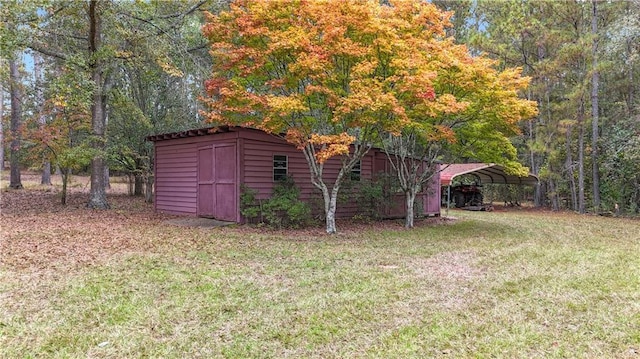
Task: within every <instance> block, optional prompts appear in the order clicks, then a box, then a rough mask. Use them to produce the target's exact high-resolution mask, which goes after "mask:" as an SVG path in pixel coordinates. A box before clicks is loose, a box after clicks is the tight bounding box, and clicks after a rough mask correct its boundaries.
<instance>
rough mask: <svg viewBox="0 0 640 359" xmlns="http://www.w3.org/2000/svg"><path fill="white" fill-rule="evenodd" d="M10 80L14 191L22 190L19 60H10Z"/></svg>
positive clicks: (12, 181)
mask: <svg viewBox="0 0 640 359" xmlns="http://www.w3.org/2000/svg"><path fill="white" fill-rule="evenodd" d="M9 78H10V87H11V137H12V138H11V154H10V161H11V175H10V180H9V187H10V188H14V189H19V188H22V181H21V179H20V157H19V151H20V140H21V137H22V136H21V134H20V126H21V125H22V87H21V86H22V84H21V83H20V72H19V70H18V64H17V60H16V59H15V58H11V59H9Z"/></svg>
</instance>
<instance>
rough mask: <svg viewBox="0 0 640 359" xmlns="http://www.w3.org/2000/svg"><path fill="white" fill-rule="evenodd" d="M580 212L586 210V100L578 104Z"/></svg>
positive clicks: (581, 100)
mask: <svg viewBox="0 0 640 359" xmlns="http://www.w3.org/2000/svg"><path fill="white" fill-rule="evenodd" d="M578 129H579V130H578V212H580V213H584V212H585V204H584V202H585V199H584V100H583V99H582V97H581V98H580V104H579V105H578Z"/></svg>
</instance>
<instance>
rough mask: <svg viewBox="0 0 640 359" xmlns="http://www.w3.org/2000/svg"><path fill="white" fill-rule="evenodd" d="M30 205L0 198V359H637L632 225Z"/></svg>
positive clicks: (636, 231)
mask: <svg viewBox="0 0 640 359" xmlns="http://www.w3.org/2000/svg"><path fill="white" fill-rule="evenodd" d="M26 192H27V194H21V195H20V196H21V197H20V198H13V197H11V196H17V195H15V194H14V193H13V192H3V193H2V195H3V205H2V211H3V213H2V216H1V217H0V224H1V225H2V230H1V232H0V234H1V235H2V240H1V242H0V243H1V244H0V250H1V252H0V253H1V255H2V257H1V258H0V357H6V358H31V357H47V358H49V357H52V358H68V357H73V358H85V357H91V358H107V357H108V358H122V357H135V358H138V357H150V358H159V357H163V358H187V357H202V358H216V357H220V358H287V357H289V358H300V357H303V358H425V357H446V358H449V357H450V358H461V357H473V358H496V357H500V358H531V357H540V358H568V357H571V358H605V357H616V358H639V357H640V221H637V220H628V219H617V218H603V217H596V216H579V215H574V214H567V213H563V214H557V213H551V212H535V211H518V210H514V211H497V212H490V213H484V212H477V213H472V212H461V211H452V212H451V213H450V214H451V215H452V216H455V217H457V219H456V220H453V221H446V222H439V223H419V226H418V228H415V229H414V230H410V231H408V230H404V229H402V227H401V224H396V223H395V222H391V223H385V224H382V225H380V224H371V225H353V224H343V231H342V232H341V233H340V234H338V235H335V236H325V235H323V234H322V229H317V230H316V229H313V230H307V231H292V232H286V231H282V232H275V231H266V230H264V229H252V228H245V227H225V228H215V229H202V228H183V227H177V226H173V225H170V224H167V223H166V219H167V217H166V216H160V215H155V214H153V213H151V211H150V209H149V208H148V207H147V206H146V205H145V204H143V203H142V202H141V201H140V200H139V199H134V200H131V199H130V198H128V197H125V196H115V197H114V198H113V199H112V203H113V207H114V208H113V209H112V210H111V211H108V212H99V211H89V210H86V209H84V208H82V206H81V205H80V204H79V203H80V201H82V200H83V199H84V197H83V198H75V199H74V198H73V197H72V198H71V205H70V206H69V207H67V208H62V207H59V206H53V207H51V208H47V209H45V207H47V206H46V205H44V204H43V205H37V204H34V205H24V204H23V203H22V202H20V201H25V200H26V199H25V198H29V196H30V195H29V193H34V192H33V191H32V192H29V191H26ZM38 193H39V192H38ZM40 196H41V197H42V196H44V195H40ZM48 196H49V197H47V196H44V197H45V199H47V200H49V199H50V198H51V195H48ZM74 200H75V201H77V203H78V204H76V205H75V206H74V202H73V201H74ZM42 201H44V199H42ZM42 203H44V202H42ZM21 206H22V207H21Z"/></svg>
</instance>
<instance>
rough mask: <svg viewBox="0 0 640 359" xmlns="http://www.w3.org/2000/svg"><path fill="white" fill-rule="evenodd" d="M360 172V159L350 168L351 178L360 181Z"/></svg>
mask: <svg viewBox="0 0 640 359" xmlns="http://www.w3.org/2000/svg"><path fill="white" fill-rule="evenodd" d="M361 173H362V161H358V162H356V164H355V165H353V168H352V169H351V180H352V181H360V175H361Z"/></svg>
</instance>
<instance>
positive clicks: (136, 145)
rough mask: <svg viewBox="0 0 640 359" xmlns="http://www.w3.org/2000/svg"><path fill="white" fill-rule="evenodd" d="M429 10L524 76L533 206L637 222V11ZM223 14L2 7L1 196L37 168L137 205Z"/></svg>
mask: <svg viewBox="0 0 640 359" xmlns="http://www.w3.org/2000/svg"><path fill="white" fill-rule="evenodd" d="M385 3H386V2H385ZM391 3H393V2H391ZM434 3H436V5H438V6H440V7H441V8H443V9H445V10H451V11H455V15H453V17H452V18H451V22H452V26H451V27H450V28H449V29H447V33H448V34H449V35H450V36H454V37H455V39H456V41H457V42H458V43H464V44H467V46H468V47H469V49H470V51H471V52H472V53H473V54H480V53H485V54H487V55H488V56H490V57H493V58H495V59H497V60H499V61H500V65H499V66H500V67H502V68H509V67H514V66H515V67H521V68H522V71H523V74H524V75H526V76H530V77H531V84H530V86H529V88H528V89H527V90H526V91H525V92H524V93H522V94H521V96H522V97H523V98H527V99H529V100H533V101H536V102H537V103H538V115H537V116H536V117H535V118H533V119H531V120H527V121H525V122H522V123H521V124H520V127H521V135H519V136H516V137H514V138H512V142H513V144H514V145H515V146H516V147H517V148H518V155H519V158H520V160H521V162H522V163H523V164H524V165H525V166H527V167H529V169H530V170H531V172H533V173H534V174H536V175H538V176H539V177H540V179H541V183H540V186H538V187H537V188H536V190H535V196H534V201H535V203H536V205H539V206H549V207H551V208H553V209H561V208H570V209H573V210H576V211H579V212H586V211H594V212H595V211H616V210H618V211H620V212H627V213H633V212H635V213H637V212H638V211H639V209H640V81H639V80H638V79H640V0H629V1H614V2H604V1H602V2H601V1H517V2H501V1H500V2H499V1H474V0H461V1H434ZM226 7H228V3H227V1H214V0H204V1H197V0H185V1H171V2H167V1H148V2H133V1H132V2H128V1H59V0H55V1H49V0H40V1H5V2H3V5H2V8H1V9H0V15H1V16H2V24H3V25H2V28H1V29H0V39H1V40H0V46H1V47H0V50H1V51H0V52H1V53H2V59H1V61H2V66H1V70H0V71H1V72H0V79H1V84H2V91H0V92H1V93H2V96H1V97H0V102H1V103H2V105H1V107H0V112H1V113H2V121H1V125H2V128H1V129H0V130H3V131H0V132H1V133H2V138H1V140H2V146H1V147H2V149H3V152H2V153H0V155H1V156H2V157H3V159H4V158H7V159H9V157H10V158H11V162H12V166H11V168H12V173H11V183H10V186H11V187H14V188H18V187H20V178H19V171H18V170H19V168H20V167H22V168H26V167H28V168H33V169H45V170H44V171H43V182H44V183H46V182H47V176H48V173H47V170H46V169H47V168H52V169H58V170H59V171H61V173H62V175H63V177H64V176H65V175H66V174H68V173H71V172H72V171H78V170H85V171H90V173H91V175H92V181H91V197H90V199H89V205H90V206H91V207H95V208H106V207H108V202H107V199H106V196H105V187H106V186H107V182H106V178H107V177H106V176H105V174H106V173H107V172H108V170H107V169H110V170H111V171H118V172H123V173H126V174H128V175H129V176H131V179H132V184H133V187H132V190H131V191H132V194H133V193H135V194H142V193H144V192H145V183H151V182H152V180H153V179H152V164H153V158H152V151H151V149H152V147H151V144H150V143H148V142H146V141H145V140H144V137H145V136H147V135H150V134H154V133H160V132H168V131H176V130H182V129H186V128H195V127H199V126H202V125H204V124H203V122H202V118H201V117H200V115H199V110H201V109H202V103H201V102H199V100H198V97H199V96H201V95H202V94H203V93H204V81H205V80H206V79H207V78H209V77H210V76H211V71H212V66H213V64H212V60H211V57H210V56H209V54H208V50H209V47H208V44H207V41H206V39H205V38H204V37H203V36H202V34H201V32H200V27H201V26H202V24H203V23H204V15H203V11H205V10H206V11H210V12H212V13H216V12H218V11H219V10H220V9H224V8H226ZM25 53H26V54H28V56H26V57H25V56H24V54H25ZM25 58H26V60H27V61H26V62H25ZM467 159H468V158H458V159H457V160H459V161H464V160H467ZM3 163H4V162H3V161H0V164H3ZM146 192H147V193H150V190H147V191H146Z"/></svg>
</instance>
